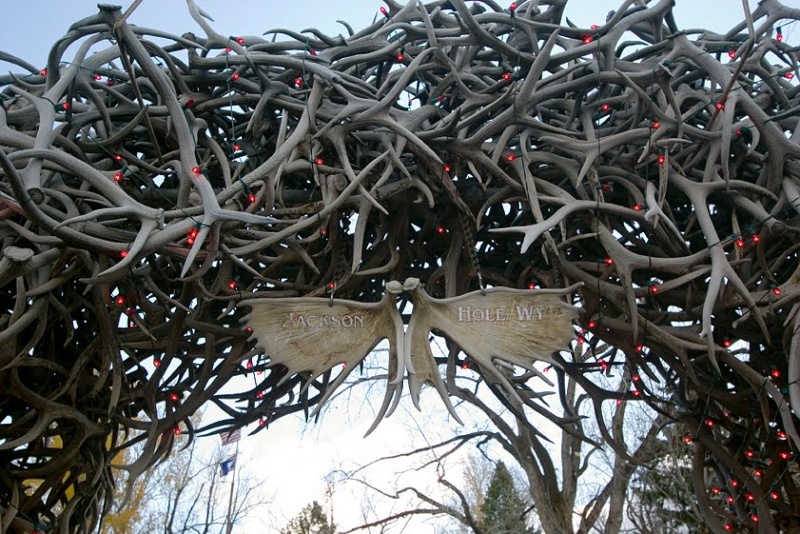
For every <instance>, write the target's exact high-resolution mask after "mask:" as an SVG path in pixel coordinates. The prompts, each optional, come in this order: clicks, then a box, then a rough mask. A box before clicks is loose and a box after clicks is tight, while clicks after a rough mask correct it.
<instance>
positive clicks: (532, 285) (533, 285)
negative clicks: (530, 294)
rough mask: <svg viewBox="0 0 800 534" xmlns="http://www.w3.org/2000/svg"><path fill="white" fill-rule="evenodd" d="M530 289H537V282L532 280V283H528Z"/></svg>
mask: <svg viewBox="0 0 800 534" xmlns="http://www.w3.org/2000/svg"><path fill="white" fill-rule="evenodd" d="M528 289H536V284H535V283H534V282H531V283H530V284H528Z"/></svg>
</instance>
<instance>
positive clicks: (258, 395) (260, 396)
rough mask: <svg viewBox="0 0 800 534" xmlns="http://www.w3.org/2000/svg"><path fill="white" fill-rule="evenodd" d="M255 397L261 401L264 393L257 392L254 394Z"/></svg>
mask: <svg viewBox="0 0 800 534" xmlns="http://www.w3.org/2000/svg"><path fill="white" fill-rule="evenodd" d="M256 397H257V398H259V399H263V398H264V392H263V391H259V392H258V393H256Z"/></svg>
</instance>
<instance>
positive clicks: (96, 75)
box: [94, 72, 103, 82]
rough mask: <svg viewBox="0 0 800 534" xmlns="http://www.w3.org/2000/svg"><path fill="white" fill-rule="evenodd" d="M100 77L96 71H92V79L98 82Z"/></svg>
mask: <svg viewBox="0 0 800 534" xmlns="http://www.w3.org/2000/svg"><path fill="white" fill-rule="evenodd" d="M102 78H103V77H102V76H100V75H99V74H97V73H96V72H95V73H94V81H96V82H99V81H100V80H101V79H102Z"/></svg>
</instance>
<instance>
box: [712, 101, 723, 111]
mask: <svg viewBox="0 0 800 534" xmlns="http://www.w3.org/2000/svg"><path fill="white" fill-rule="evenodd" d="M714 107H715V108H717V109H718V110H720V111H721V110H723V109H725V104H723V103H722V102H714Z"/></svg>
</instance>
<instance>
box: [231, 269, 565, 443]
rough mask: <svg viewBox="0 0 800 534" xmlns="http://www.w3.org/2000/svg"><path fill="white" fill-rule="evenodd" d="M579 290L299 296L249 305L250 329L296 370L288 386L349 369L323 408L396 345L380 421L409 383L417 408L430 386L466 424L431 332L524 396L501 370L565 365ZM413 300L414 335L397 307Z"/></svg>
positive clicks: (276, 360) (275, 358)
mask: <svg viewBox="0 0 800 534" xmlns="http://www.w3.org/2000/svg"><path fill="white" fill-rule="evenodd" d="M575 287H576V286H572V287H569V288H566V289H563V290H522V289H512V288H506V287H495V288H489V289H486V290H483V291H475V292H472V293H467V294H465V295H461V296H458V297H453V298H447V299H436V298H433V297H431V296H430V295H428V294H427V293H426V292H425V290H424V289H423V288H422V285H421V284H420V281H419V280H417V279H416V278H409V279H408V280H406V281H405V283H404V284H400V283H399V282H396V281H392V282H389V283H388V284H387V285H386V293H385V294H384V297H383V299H382V300H381V301H380V302H376V303H363V302H355V301H349V300H342V299H325V298H317V297H299V298H275V299H249V300H244V301H242V302H240V303H239V305H240V306H249V307H250V308H251V311H250V313H249V314H248V315H247V316H245V318H244V320H245V321H246V323H247V326H248V327H249V328H251V329H252V331H253V336H254V337H255V338H256V339H257V344H258V346H259V347H260V348H262V349H263V350H264V351H265V353H266V355H267V356H269V358H270V364H271V365H276V364H280V365H284V366H286V368H287V369H288V373H287V375H286V377H284V379H283V380H286V379H288V378H289V377H291V376H293V375H295V374H297V373H300V372H309V373H310V374H311V377H310V380H313V379H314V378H316V377H317V376H319V375H321V374H322V373H325V372H326V371H329V370H331V369H332V368H334V367H335V366H337V365H341V364H344V365H345V369H344V370H343V371H342V372H341V373H339V375H338V376H337V377H336V379H335V380H334V382H333V383H332V384H331V385H330V387H329V388H328V391H327V393H326V395H325V396H324V397H323V398H322V399H321V400H320V403H319V406H322V404H323V403H324V402H325V400H327V398H328V397H330V394H331V393H332V392H333V391H334V390H335V389H336V388H337V387H338V386H339V385H340V384H341V383H342V382H343V381H344V380H345V378H347V376H348V375H349V373H350V372H351V371H352V369H353V368H354V367H356V366H357V365H358V364H359V363H360V362H361V361H362V360H363V359H364V358H365V357H366V356H367V354H369V353H370V351H372V349H374V348H375V346H376V345H377V344H378V343H379V342H380V341H381V340H383V339H387V340H388V341H389V346H390V350H389V358H390V365H389V369H390V371H389V387H388V389H387V393H386V398H385V399H384V405H383V407H382V409H381V410H380V413H379V416H378V419H379V420H380V418H382V417H383V416H384V414H386V411H387V408H388V406H389V404H390V403H391V401H392V400H394V405H396V403H397V402H398V401H399V396H400V394H401V393H402V380H403V378H405V377H407V379H408V383H409V388H410V392H411V398H412V401H413V402H414V405H415V406H417V408H419V393H420V390H421V388H422V386H423V385H424V384H426V383H428V384H430V385H432V386H433V387H434V388H435V389H436V390H437V391H438V392H439V395H440V396H441V397H442V400H443V401H444V402H445V405H446V406H447V408H448V409H449V410H450V411H451V413H453V415H454V416H455V417H456V419H458V416H457V415H456V414H455V412H454V410H453V407H452V405H451V403H450V400H449V395H448V393H447V389H446V387H445V385H444V383H443V381H442V378H441V375H440V374H439V371H438V366H437V364H436V361H435V359H434V356H433V353H432V352H431V347H430V342H429V336H430V333H431V332H432V331H436V332H437V333H442V334H444V335H445V336H447V337H448V338H450V339H451V340H452V341H454V342H455V343H457V344H458V345H459V346H460V347H461V349H462V350H463V351H464V353H466V354H467V355H468V356H469V357H470V358H472V360H473V361H474V362H475V363H476V364H477V365H479V366H480V367H481V368H482V369H484V371H486V372H487V373H488V375H489V376H490V377H491V378H493V379H494V380H495V381H496V382H499V383H500V384H501V385H502V386H503V387H505V388H506V390H507V391H508V392H509V393H510V394H511V395H516V393H515V392H514V388H513V386H512V384H511V383H510V382H509V381H508V379H507V378H506V377H505V376H504V375H503V373H501V372H500V371H499V370H498V368H497V364H500V365H503V364H504V363H505V364H506V365H507V366H508V365H509V364H513V365H517V366H520V367H523V368H525V369H528V370H530V371H533V372H536V373H537V374H538V372H537V371H536V369H534V367H533V363H534V362H535V361H536V360H544V361H549V362H551V363H555V362H554V361H553V359H552V355H553V354H554V353H555V352H558V351H560V350H565V349H567V348H568V346H569V342H570V341H571V340H572V339H573V337H574V329H573V327H572V320H573V319H574V318H575V317H577V315H578V312H579V309H578V308H576V307H575V306H572V305H570V304H567V303H566V302H565V301H564V296H565V295H567V294H569V293H570V292H572V291H573V290H574V289H575ZM403 291H407V292H409V293H410V294H411V296H412V299H413V302H414V311H413V313H412V315H411V320H410V322H409V325H408V331H404V329H403V321H402V318H401V316H400V313H399V311H398V310H397V307H396V299H397V295H398V294H400V293H402V292H403ZM540 376H541V375H540ZM318 409H319V408H318ZM373 428H374V425H373Z"/></svg>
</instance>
